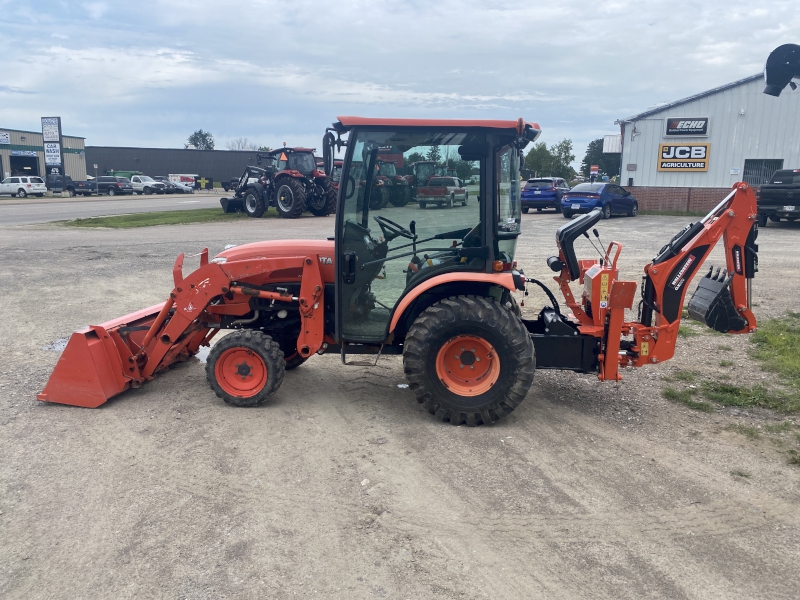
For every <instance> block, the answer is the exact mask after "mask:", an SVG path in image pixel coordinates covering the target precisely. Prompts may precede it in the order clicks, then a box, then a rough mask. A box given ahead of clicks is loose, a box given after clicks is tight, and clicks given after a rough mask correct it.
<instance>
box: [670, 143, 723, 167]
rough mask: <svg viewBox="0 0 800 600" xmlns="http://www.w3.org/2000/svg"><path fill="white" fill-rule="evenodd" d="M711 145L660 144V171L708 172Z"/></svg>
mask: <svg viewBox="0 0 800 600" xmlns="http://www.w3.org/2000/svg"><path fill="white" fill-rule="evenodd" d="M710 148H711V144H660V145H659V147H658V170H659V171H684V172H685V171H689V172H692V171H695V172H697V171H708V155H709V150H710Z"/></svg>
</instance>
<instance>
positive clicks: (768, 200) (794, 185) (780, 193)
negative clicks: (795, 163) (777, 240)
mask: <svg viewBox="0 0 800 600" xmlns="http://www.w3.org/2000/svg"><path fill="white" fill-rule="evenodd" d="M756 200H757V201H758V226H759V227H766V226H767V219H769V220H770V221H773V222H775V223H777V222H778V221H780V220H781V219H786V220H787V221H790V222H791V221H795V220H797V219H800V169H781V170H780V171H775V174H774V175H773V176H772V178H771V179H770V180H769V183H765V184H764V185H762V186H761V187H760V188H758V190H757V191H756Z"/></svg>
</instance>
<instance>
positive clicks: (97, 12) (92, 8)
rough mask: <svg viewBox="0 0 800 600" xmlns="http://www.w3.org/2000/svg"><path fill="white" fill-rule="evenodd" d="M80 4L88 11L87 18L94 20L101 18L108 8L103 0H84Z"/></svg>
mask: <svg viewBox="0 0 800 600" xmlns="http://www.w3.org/2000/svg"><path fill="white" fill-rule="evenodd" d="M81 6H83V8H84V10H86V12H87V13H89V18H90V19H94V20H97V19H101V18H102V17H103V15H104V14H106V11H107V10H108V5H107V4H106V3H105V2H84V3H83V4H82V5H81Z"/></svg>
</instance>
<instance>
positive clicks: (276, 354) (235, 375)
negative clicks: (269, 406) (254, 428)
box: [206, 330, 285, 407]
mask: <svg viewBox="0 0 800 600" xmlns="http://www.w3.org/2000/svg"><path fill="white" fill-rule="evenodd" d="M284 371H285V363H284V360H283V352H281V348H280V346H279V345H278V343H277V342H276V341H274V340H273V339H272V338H271V337H269V336H268V335H266V334H264V333H261V332H260V331H248V330H239V331H234V332H233V333H230V334H228V335H226V336H225V337H224V338H222V339H221V340H220V341H219V342H217V343H216V344H214V347H213V348H212V349H211V352H209V353H208V362H207V363H206V379H207V380H208V384H209V385H210V386H211V389H212V390H214V393H215V394H216V395H217V396H218V397H220V398H222V399H223V400H224V401H225V403H227V404H230V405H232V406H240V407H251V406H258V405H259V404H263V403H264V402H266V400H267V398H269V396H271V395H272V394H274V393H275V391H277V389H278V388H279V387H280V386H281V383H282V382H283V374H284Z"/></svg>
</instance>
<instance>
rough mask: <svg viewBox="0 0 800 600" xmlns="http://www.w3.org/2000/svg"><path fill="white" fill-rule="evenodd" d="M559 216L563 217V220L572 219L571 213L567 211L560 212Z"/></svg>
mask: <svg viewBox="0 0 800 600" xmlns="http://www.w3.org/2000/svg"><path fill="white" fill-rule="evenodd" d="M561 214H562V215H564V218H565V219H571V218H572V213H571V212H570V211H568V210H562V211H561Z"/></svg>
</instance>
